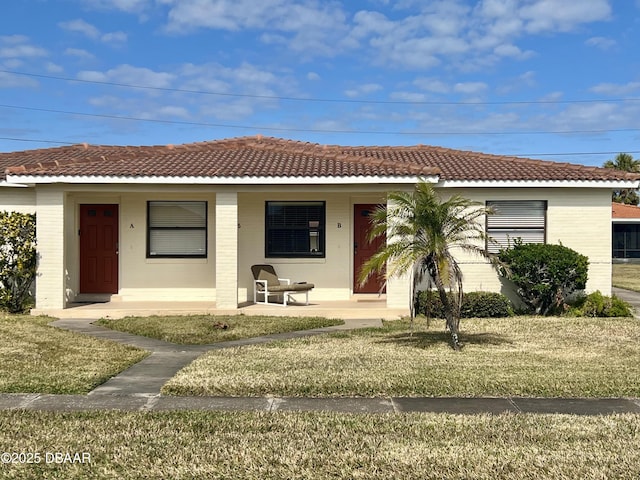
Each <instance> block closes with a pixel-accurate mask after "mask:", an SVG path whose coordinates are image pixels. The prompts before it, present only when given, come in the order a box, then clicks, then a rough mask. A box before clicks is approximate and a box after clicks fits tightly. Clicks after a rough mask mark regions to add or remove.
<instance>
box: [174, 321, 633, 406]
mask: <svg viewBox="0 0 640 480" xmlns="http://www.w3.org/2000/svg"><path fill="white" fill-rule="evenodd" d="M425 323H426V322H424V320H423V321H421V322H419V323H418V325H417V329H416V333H415V334H414V335H413V336H410V335H409V331H408V324H407V323H406V322H399V321H396V322H387V323H386V324H385V325H386V326H385V328H383V329H371V330H362V331H353V332H341V333H335V334H327V335H322V336H316V337H308V338H300V339H294V340H287V341H281V342H277V343H272V344H268V345H254V346H246V347H238V348H232V349H225V350H218V351H211V352H209V353H207V354H205V355H203V356H202V357H200V358H198V359H197V360H195V361H194V362H193V363H191V364H190V365H188V366H187V367H185V368H184V369H183V370H181V371H180V372H178V374H177V375H176V376H175V377H173V378H172V379H171V380H170V381H169V382H168V383H167V384H165V386H164V387H163V389H162V392H163V393H165V394H172V395H203V396H206V395H211V396H225V395H228V396H264V395H275V396H313V397H333V396H346V397H349V396H365V397H377V396H464V397H475V396H535V397H638V396H640V322H638V321H637V320H635V319H600V318H558V317H546V318H545V317H514V318H504V319H468V320H467V319H465V320H463V322H462V334H461V339H462V341H463V342H464V343H465V347H464V349H463V350H462V352H459V353H457V352H454V351H453V350H452V349H451V348H450V347H449V344H448V335H446V334H445V333H444V323H443V322H441V321H437V322H436V321H432V324H431V326H430V327H429V328H427V326H426V324H425Z"/></svg>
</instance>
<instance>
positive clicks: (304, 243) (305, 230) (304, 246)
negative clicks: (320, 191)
mask: <svg viewBox="0 0 640 480" xmlns="http://www.w3.org/2000/svg"><path fill="white" fill-rule="evenodd" d="M324 245H325V202H266V204H265V256H266V257H296V258H297V257H320V258H324V255H325V247H324Z"/></svg>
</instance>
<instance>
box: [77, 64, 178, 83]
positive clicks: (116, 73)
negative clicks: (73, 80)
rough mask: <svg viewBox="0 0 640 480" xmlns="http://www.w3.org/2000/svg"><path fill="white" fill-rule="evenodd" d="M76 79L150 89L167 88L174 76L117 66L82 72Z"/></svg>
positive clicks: (144, 69) (149, 70)
mask: <svg viewBox="0 0 640 480" xmlns="http://www.w3.org/2000/svg"><path fill="white" fill-rule="evenodd" d="M78 79H80V80H87V81H95V82H113V83H121V84H126V85H136V86H141V87H150V88H169V87H170V86H171V84H172V82H173V80H174V79H175V75H174V74H171V73H166V72H154V71H153V70H151V69H148V68H140V67H134V66H131V65H126V64H125V65H119V66H117V67H116V68H112V69H111V70H108V71H106V72H98V71H82V72H79V73H78Z"/></svg>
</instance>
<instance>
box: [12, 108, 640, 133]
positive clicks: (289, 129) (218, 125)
mask: <svg viewBox="0 0 640 480" xmlns="http://www.w3.org/2000/svg"><path fill="white" fill-rule="evenodd" d="M0 108H13V109H18V110H29V111H35V112H45V113H58V114H62V115H77V116H83V117H95V118H108V119H112V120H127V121H135V122H149V123H162V124H170V125H189V126H199V127H216V128H237V129H244V130H266V131H278V132H306V133H336V134H338V133H339V134H369V135H410V136H416V135H420V136H437V135H443V136H457V135H460V136H463V135H570V134H599V133H620V132H637V131H640V128H620V129H600V130H534V131H520V132H517V131H513V132H418V131H389V130H340V129H317V128H293V127H267V126H263V125H234V124H225V123H209V122H187V121H184V120H161V119H153V118H140V117H129V116H124V115H108V114H101V113H86V112H72V111H68V110H56V109H50V108H37V107H25V106H20V105H7V104H0Z"/></svg>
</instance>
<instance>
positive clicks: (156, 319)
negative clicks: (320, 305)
mask: <svg viewBox="0 0 640 480" xmlns="http://www.w3.org/2000/svg"><path fill="white" fill-rule="evenodd" d="M343 323H344V322H343V321H342V320H335V319H327V318H320V317H302V318H297V317H269V316H260V315H251V316H244V315H216V316H212V315H190V316H152V317H126V318H122V319H101V320H99V321H98V322H96V324H98V325H102V326H104V327H107V328H111V329H113V330H119V331H122V332H128V333H132V334H134V335H142V336H144V337H151V338H157V339H158V340H163V341H165V342H172V343H179V344H189V345H206V344H210V343H216V342H226V341H229V340H239V339H243V338H253V337H260V336H262V335H270V334H274V333H283V332H293V331H297V330H309V329H312V328H321V327H329V326H333V325H342V324H343ZM219 324H226V325H227V326H228V328H227V329H226V330H223V329H221V328H218V327H217V326H216V325H219Z"/></svg>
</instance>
